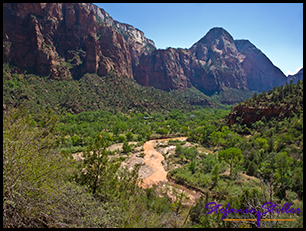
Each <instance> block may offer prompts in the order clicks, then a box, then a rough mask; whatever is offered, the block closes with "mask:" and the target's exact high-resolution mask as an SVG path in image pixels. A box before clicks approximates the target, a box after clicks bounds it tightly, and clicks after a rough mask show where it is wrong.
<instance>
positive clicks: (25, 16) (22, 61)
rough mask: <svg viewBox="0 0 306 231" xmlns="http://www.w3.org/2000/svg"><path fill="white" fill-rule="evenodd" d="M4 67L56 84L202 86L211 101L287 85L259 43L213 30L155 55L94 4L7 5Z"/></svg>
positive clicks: (148, 44)
mask: <svg viewBox="0 0 306 231" xmlns="http://www.w3.org/2000/svg"><path fill="white" fill-rule="evenodd" d="M3 62H10V63H11V64H14V65H16V66H17V67H18V68H19V70H20V71H24V70H27V71H28V72H33V73H36V74H41V75H49V74H50V75H51V77H53V78H55V79H64V78H69V76H73V78H75V79H78V78H80V77H81V76H83V74H84V73H87V72H89V73H97V74H98V75H107V74H108V73H109V72H110V71H112V70H114V71H116V72H117V74H118V75H121V76H125V77H127V78H135V79H136V80H137V82H139V83H141V84H143V85H145V86H153V87H156V88H159V89H163V90H170V89H186V88H189V87H191V86H195V87H196V88H197V89H199V90H200V91H202V92H204V93H205V94H208V95H211V94H213V93H214V92H215V91H222V90H224V89H225V87H231V88H236V89H243V90H247V89H250V90H257V91H263V90H269V89H272V88H273V87H274V86H275V85H277V86H280V85H281V84H285V83H286V81H287V79H286V77H285V76H284V74H283V73H282V72H281V71H280V70H279V69H278V68H277V67H275V66H274V65H273V64H272V63H271V61H270V60H269V59H268V58H267V57H266V56H265V55H264V54H263V53H262V52H261V51H260V50H258V49H257V48H256V47H255V46H254V45H253V44H251V43H250V42H249V41H247V40H236V41H235V40H233V38H232V36H231V35H230V34H229V33H228V32H227V31H225V30H224V29H223V28H212V29H211V30H210V31H209V32H208V33H207V34H206V35H205V36H204V37H203V38H202V39H200V40H199V41H198V42H196V43H195V44H194V45H193V46H192V47H191V48H190V49H181V48H179V49H173V48H169V49H167V50H156V48H155V45H154V42H153V41H152V40H150V39H147V38H146V37H145V36H144V33H143V32H142V31H140V30H138V29H136V28H134V27H133V26H131V25H128V24H124V23H120V22H117V21H115V20H113V19H112V18H111V17H110V16H109V14H108V13H106V12H105V11H104V10H103V9H100V8H98V7H97V6H95V5H93V4H90V3H4V4H3Z"/></svg>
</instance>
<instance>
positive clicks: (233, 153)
mask: <svg viewBox="0 0 306 231" xmlns="http://www.w3.org/2000/svg"><path fill="white" fill-rule="evenodd" d="M218 160H219V161H225V162H226V163H228V164H229V165H230V169H231V170H230V176H232V174H233V170H234V167H235V166H236V165H237V164H238V163H242V161H243V156H242V152H241V150H240V149H239V148H235V147H232V148H228V149H225V150H222V151H221V152H220V153H219V155H218Z"/></svg>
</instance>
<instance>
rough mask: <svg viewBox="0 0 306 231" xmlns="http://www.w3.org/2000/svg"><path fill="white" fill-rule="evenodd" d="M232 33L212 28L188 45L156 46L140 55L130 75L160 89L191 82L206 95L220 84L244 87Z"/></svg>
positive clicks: (221, 86)
mask: <svg viewBox="0 0 306 231" xmlns="http://www.w3.org/2000/svg"><path fill="white" fill-rule="evenodd" d="M239 55H240V54H239V53H238V51H237V49H236V47H235V44H234V41H233V38H232V36H231V35H230V34H229V33H228V32H226V31H225V30H224V29H222V28H213V29H211V30H210V31H209V32H208V33H207V35H205V36H204V37H203V38H202V39H201V40H199V41H198V42H197V43H195V44H194V45H193V46H192V47H191V48H190V49H172V48H169V49H167V50H156V51H154V52H152V53H151V54H148V55H147V54H145V55H142V56H141V58H140V62H139V65H138V66H136V68H135V72H134V77H135V79H136V80H137V81H138V82H140V83H141V84H143V85H148V86H149V85H151V86H154V87H157V88H161V89H164V90H167V89H183V88H186V87H189V86H190V85H191V84H192V85H194V86H195V87H196V88H198V89H199V90H201V91H203V92H204V93H206V94H208V95H210V94H213V93H214V92H215V91H220V90H223V89H224V87H233V88H238V89H244V90H246V89H248V86H247V82H246V77H245V74H244V71H243V69H242V67H241V65H240V63H239V62H238V60H239Z"/></svg>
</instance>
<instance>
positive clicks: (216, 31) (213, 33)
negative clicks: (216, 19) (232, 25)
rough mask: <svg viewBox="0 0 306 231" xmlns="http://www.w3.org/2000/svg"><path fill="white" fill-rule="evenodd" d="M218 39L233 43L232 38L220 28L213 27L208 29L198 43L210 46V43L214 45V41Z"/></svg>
mask: <svg viewBox="0 0 306 231" xmlns="http://www.w3.org/2000/svg"><path fill="white" fill-rule="evenodd" d="M220 39H225V40H228V41H230V42H233V37H232V36H231V35H230V34H229V33H228V32H227V31H226V30H224V29H223V28H222V27H214V28H212V29H210V30H209V31H208V32H207V34H206V35H205V36H204V37H203V38H202V39H200V41H199V42H201V43H203V44H208V45H210V44H211V43H214V42H215V41H216V40H220Z"/></svg>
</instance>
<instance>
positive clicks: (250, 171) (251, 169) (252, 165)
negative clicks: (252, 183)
mask: <svg viewBox="0 0 306 231" xmlns="http://www.w3.org/2000/svg"><path fill="white" fill-rule="evenodd" d="M256 170H257V166H256V164H255V163H254V161H251V162H250V163H249V165H248V169H247V174H248V175H250V176H255V173H256Z"/></svg>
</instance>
